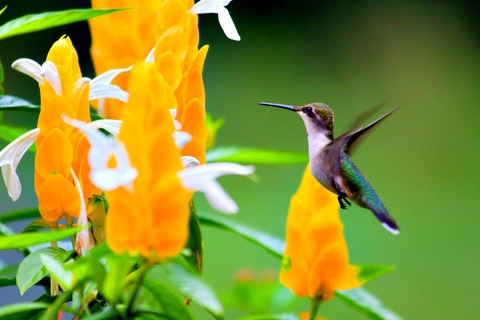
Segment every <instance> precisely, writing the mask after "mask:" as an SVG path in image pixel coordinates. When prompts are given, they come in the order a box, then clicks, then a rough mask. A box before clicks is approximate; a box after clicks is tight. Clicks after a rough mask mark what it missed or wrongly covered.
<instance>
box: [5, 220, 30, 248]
mask: <svg viewBox="0 0 480 320" xmlns="http://www.w3.org/2000/svg"><path fill="white" fill-rule="evenodd" d="M0 235H4V236H5V237H12V236H13V237H15V236H16V235H15V232H13V230H12V229H10V228H9V227H8V226H6V225H5V224H3V223H1V222H0ZM2 238H4V237H2V236H0V246H1V244H2V240H1V239H2ZM12 249H15V250H17V251H18V252H20V253H21V254H23V255H24V256H27V255H29V254H30V250H29V249H26V248H12ZM0 250H1V249H0Z"/></svg>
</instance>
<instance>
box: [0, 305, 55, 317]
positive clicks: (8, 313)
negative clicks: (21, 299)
mask: <svg viewBox="0 0 480 320" xmlns="http://www.w3.org/2000/svg"><path fill="white" fill-rule="evenodd" d="M49 306H50V305H49V304H48V303H43V302H30V303H16V304H10V305H7V306H5V307H2V308H0V319H4V320H6V319H19V320H20V319H32V318H25V317H24V314H22V315H20V313H24V312H27V311H32V310H41V309H47V308H48V307H49ZM15 314H18V315H17V316H15V317H14V315H15Z"/></svg>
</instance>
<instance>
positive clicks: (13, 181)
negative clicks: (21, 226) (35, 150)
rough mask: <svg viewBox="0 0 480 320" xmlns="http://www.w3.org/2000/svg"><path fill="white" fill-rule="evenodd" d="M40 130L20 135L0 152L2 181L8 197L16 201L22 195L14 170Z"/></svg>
mask: <svg viewBox="0 0 480 320" xmlns="http://www.w3.org/2000/svg"><path fill="white" fill-rule="evenodd" d="M39 132H40V129H38V128H36V129H33V130H30V131H28V132H27V133H24V134H22V135H21V136H20V137H18V138H17V139H15V140H14V141H13V142H11V143H10V144H9V145H7V146H6V147H5V148H4V149H3V150H2V151H0V167H1V168H2V175H3V181H4V182H5V185H6V187H7V190H8V195H9V196H10V197H11V198H12V200H13V201H16V200H17V199H18V198H19V197H20V194H21V193H22V186H21V184H20V179H19V178H18V175H17V173H16V171H15V170H16V169H17V166H18V163H19V162H20V159H22V157H23V155H24V154H25V152H27V150H28V148H30V146H31V145H32V144H33V143H34V142H35V139H36V138H37V135H38V133H39Z"/></svg>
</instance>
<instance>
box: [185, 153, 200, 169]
mask: <svg viewBox="0 0 480 320" xmlns="http://www.w3.org/2000/svg"><path fill="white" fill-rule="evenodd" d="M181 159H182V166H183V167H184V168H190V167H195V166H198V165H199V164H200V161H198V160H197V158H195V157H192V156H183V157H182V158H181Z"/></svg>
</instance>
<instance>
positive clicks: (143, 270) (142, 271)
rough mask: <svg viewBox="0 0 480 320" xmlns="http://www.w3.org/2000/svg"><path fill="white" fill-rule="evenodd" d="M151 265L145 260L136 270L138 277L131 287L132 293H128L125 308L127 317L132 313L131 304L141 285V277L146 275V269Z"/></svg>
mask: <svg viewBox="0 0 480 320" xmlns="http://www.w3.org/2000/svg"><path fill="white" fill-rule="evenodd" d="M151 267H152V263H151V262H150V261H147V262H146V263H145V264H144V265H143V266H142V267H141V268H140V269H139V270H138V273H139V274H138V277H137V281H136V282H135V286H134V287H133V291H132V294H131V295H130V297H129V299H128V303H127V309H126V310H125V314H126V316H127V317H129V316H130V315H131V313H132V308H133V304H134V302H135V298H136V297H137V294H138V291H139V290H140V287H141V285H142V282H143V279H144V278H145V276H146V275H147V272H148V270H150V268H151Z"/></svg>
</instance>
